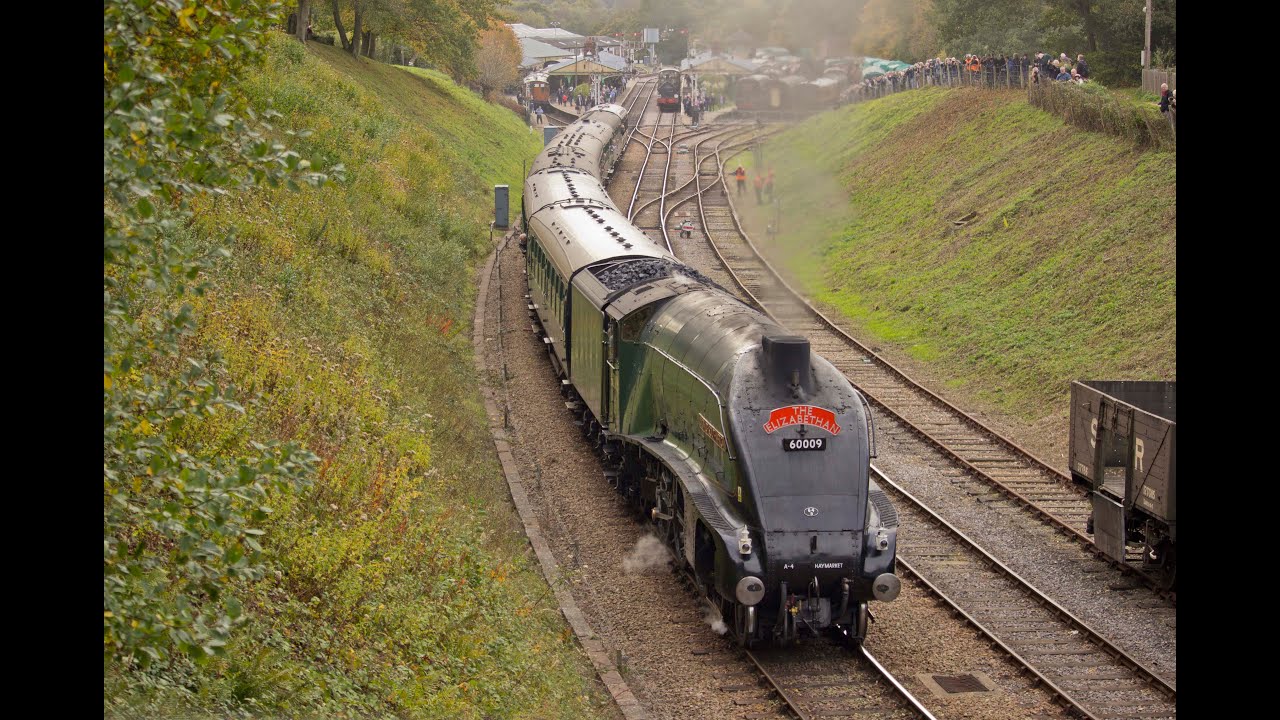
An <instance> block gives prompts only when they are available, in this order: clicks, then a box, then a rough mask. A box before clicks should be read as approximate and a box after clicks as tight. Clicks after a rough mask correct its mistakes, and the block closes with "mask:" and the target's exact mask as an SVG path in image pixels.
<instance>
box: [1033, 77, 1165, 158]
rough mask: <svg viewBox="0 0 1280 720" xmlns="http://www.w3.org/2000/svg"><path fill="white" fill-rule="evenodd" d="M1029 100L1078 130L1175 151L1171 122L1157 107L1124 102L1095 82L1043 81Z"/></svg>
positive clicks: (1146, 146) (1034, 88) (1148, 146)
mask: <svg viewBox="0 0 1280 720" xmlns="http://www.w3.org/2000/svg"><path fill="white" fill-rule="evenodd" d="M1027 99H1028V101H1029V102H1030V103H1031V104H1032V105H1034V106H1036V107H1038V108H1040V109H1041V110H1044V111H1046V112H1051V113H1053V114H1055V115H1060V116H1062V118H1063V119H1064V120H1066V121H1067V122H1068V123H1070V124H1072V125H1075V126H1076V127H1080V128H1084V129H1086V130H1093V131H1095V132H1103V133H1108V134H1111V135H1116V136H1118V137H1122V138H1125V139H1127V140H1130V141H1132V142H1133V143H1135V144H1136V145H1138V146H1139V147H1144V148H1155V149H1158V150H1173V149H1175V143H1174V138H1173V130H1172V128H1171V127H1170V126H1169V121H1168V119H1167V118H1165V117H1164V115H1163V114H1162V113H1161V112H1160V111H1159V110H1158V109H1157V108H1156V107H1154V106H1152V105H1147V104H1144V103H1138V102H1127V101H1124V100H1122V99H1121V98H1119V97H1117V96H1116V95H1115V94H1114V93H1112V92H1111V91H1110V90H1108V89H1107V88H1105V87H1103V86H1102V85H1100V84H1098V83H1096V82H1087V83H1085V84H1083V85H1077V84H1076V83H1059V82H1041V83H1040V84H1039V85H1032V86H1031V87H1030V88H1028V90H1027Z"/></svg>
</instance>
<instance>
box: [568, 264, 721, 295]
mask: <svg viewBox="0 0 1280 720" xmlns="http://www.w3.org/2000/svg"><path fill="white" fill-rule="evenodd" d="M593 272H594V273H595V276H596V278H597V279H598V280H599V281H600V282H601V284H603V285H604V286H605V287H607V288H609V289H610V290H622V289H624V288H629V287H631V286H633V285H637V284H639V283H643V282H649V281H651V280H657V279H659V278H664V277H670V276H672V275H675V274H677V273H679V274H680V275H684V276H685V277H688V278H690V279H692V280H695V281H697V282H699V283H702V284H703V285H707V286H709V287H714V288H718V289H720V290H723V289H724V288H722V287H720V285H719V284H717V283H716V282H715V281H714V280H712V279H711V278H709V277H707V276H706V275H703V274H702V273H700V272H698V271H697V270H694V269H693V268H691V267H689V266H688V265H685V264H683V263H678V262H674V261H672V260H668V259H666V258H642V259H639V260H628V261H624V262H620V263H616V264H614V265H609V266H608V267H604V268H601V269H600V270H598V271H593Z"/></svg>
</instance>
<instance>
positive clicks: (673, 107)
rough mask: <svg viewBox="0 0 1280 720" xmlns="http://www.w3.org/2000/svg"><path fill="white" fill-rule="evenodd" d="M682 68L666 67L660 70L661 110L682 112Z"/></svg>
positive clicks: (659, 98)
mask: <svg viewBox="0 0 1280 720" xmlns="http://www.w3.org/2000/svg"><path fill="white" fill-rule="evenodd" d="M680 82H681V79H680V68H676V67H670V66H667V67H664V68H662V69H661V70H659V71H658V110H659V112H664V113H672V112H680Z"/></svg>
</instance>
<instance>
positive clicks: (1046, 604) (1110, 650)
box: [871, 465, 1178, 718]
mask: <svg viewBox="0 0 1280 720" xmlns="http://www.w3.org/2000/svg"><path fill="white" fill-rule="evenodd" d="M871 472H872V474H873V475H874V476H875V480H876V482H877V484H879V485H880V486H881V487H882V488H888V489H890V490H891V491H892V492H893V493H894V494H896V495H897V496H898V497H899V498H900V499H901V500H904V501H905V502H906V504H908V505H909V506H910V507H911V508H912V509H914V510H915V511H917V512H919V513H921V514H922V515H924V516H925V518H926V522H928V523H931V524H932V525H933V526H934V527H936V528H938V529H941V530H942V531H943V532H944V533H945V534H946V535H947V536H949V537H950V538H951V539H952V540H954V541H955V542H956V543H957V544H958V545H959V546H961V548H963V549H964V550H965V551H966V552H968V553H969V554H970V555H973V556H976V558H977V561H978V563H979V564H980V565H981V566H983V567H985V568H986V569H987V570H988V571H989V572H992V573H994V574H996V575H998V576H1000V577H1002V578H1004V579H1005V580H1008V581H1010V583H1012V584H1013V585H1014V586H1015V589H1017V590H1018V591H1020V592H1021V593H1022V594H1023V595H1024V596H1026V597H1027V599H1029V600H1030V601H1031V602H1032V603H1033V604H1034V605H1035V606H1036V607H1038V608H1040V609H1042V610H1044V611H1046V612H1047V613H1048V614H1049V615H1050V616H1051V618H1052V619H1053V620H1055V621H1057V622H1058V623H1059V624H1060V625H1062V626H1064V629H1065V630H1066V631H1067V632H1069V633H1074V634H1076V635H1077V636H1078V637H1079V639H1080V640H1081V641H1083V642H1085V643H1088V644H1090V645H1093V646H1096V647H1097V648H1098V650H1099V652H1100V653H1101V654H1104V655H1106V656H1107V657H1109V658H1111V659H1112V660H1113V661H1114V662H1115V664H1116V665H1118V666H1120V667H1121V668H1123V669H1125V670H1128V671H1129V672H1131V673H1132V674H1133V675H1134V676H1136V678H1137V679H1139V680H1141V681H1143V682H1145V683H1146V684H1147V686H1149V687H1151V688H1153V689H1154V690H1156V691H1157V692H1159V693H1160V694H1161V695H1163V696H1164V697H1165V698H1167V699H1168V700H1170V701H1171V702H1176V701H1177V692H1178V691H1177V683H1176V682H1173V681H1169V680H1166V679H1165V678H1163V677H1161V676H1160V675H1158V674H1157V673H1156V672H1155V671H1153V670H1151V669H1150V668H1148V667H1147V666H1146V665H1144V664H1143V663H1141V662H1140V661H1138V660H1137V659H1136V658H1134V657H1132V656H1131V655H1129V654H1128V653H1126V652H1125V651H1123V650H1121V649H1120V648H1119V646H1117V645H1116V644H1115V643H1114V642H1113V641H1111V640H1110V639H1109V638H1107V637H1106V636H1104V635H1103V634H1102V633H1100V632H1098V631H1097V630H1094V629H1093V628H1092V627H1090V626H1089V625H1088V624H1087V623H1085V622H1084V621H1083V620H1081V619H1080V618H1078V617H1076V616H1075V615H1073V614H1072V613H1071V611H1069V610H1067V609H1066V608H1064V607H1062V606H1061V605H1059V604H1058V603H1057V602H1055V601H1054V600H1053V599H1052V598H1050V597H1049V596H1048V595H1046V594H1045V593H1043V592H1041V591H1040V590H1038V589H1036V587H1035V586H1034V585H1032V584H1031V583H1030V582H1028V581H1027V580H1026V579H1024V578H1023V577H1022V576H1021V575H1019V574H1018V573H1017V572H1015V571H1014V570H1013V569H1012V568H1010V567H1009V566H1007V565H1005V564H1004V563H1002V562H1001V561H1000V560H999V559H997V558H996V557H995V556H994V555H992V554H991V553H990V552H988V551H987V550H985V549H984V548H983V547H982V546H981V545H979V544H978V543H977V542H975V541H974V540H973V539H972V538H970V537H969V536H968V535H966V534H965V533H964V532H963V531H961V530H960V529H959V528H957V527H955V526H954V525H952V524H951V523H949V522H947V521H946V520H945V519H943V518H942V516H940V515H938V513H936V512H934V510H933V509H932V508H930V507H929V506H927V505H925V504H924V503H923V502H922V501H921V500H920V499H919V498H916V497H915V496H914V495H912V494H911V493H910V492H908V491H907V490H906V489H905V488H903V487H902V486H901V485H898V484H897V483H896V482H894V481H893V480H892V479H890V478H889V477H888V476H887V475H885V474H884V472H883V471H881V470H880V469H879V468H877V467H876V466H875V465H872V466H871ZM910 557H911V552H910V548H909V543H908V548H905V549H904V548H899V552H898V556H897V562H898V564H899V565H901V566H902V567H904V568H906V570H907V571H908V572H909V573H911V574H912V575H914V576H915V577H916V579H918V580H919V581H920V582H921V583H922V584H923V585H925V587H926V588H928V589H929V591H930V592H932V593H933V594H934V595H936V596H937V597H938V598H939V599H941V600H942V601H943V602H945V603H946V604H948V605H950V606H951V607H952V609H953V611H955V612H956V613H958V614H959V615H961V616H962V617H963V618H964V619H965V621H966V622H968V623H969V624H970V625H972V626H973V627H974V628H975V629H977V630H978V631H979V632H981V633H982V634H983V635H986V636H987V638H989V639H990V640H991V641H993V642H995V643H996V644H997V645H999V646H1000V648H1001V649H1002V650H1003V651H1004V652H1005V653H1007V654H1008V655H1009V656H1011V657H1012V658H1013V659H1014V660H1016V661H1017V662H1018V663H1019V664H1021V665H1022V666H1023V667H1025V668H1027V669H1028V670H1030V671H1031V672H1032V673H1033V674H1034V675H1035V676H1036V677H1037V678H1038V679H1039V680H1040V681H1041V682H1043V683H1044V684H1045V685H1046V686H1048V687H1049V688H1050V689H1051V690H1052V691H1053V692H1054V693H1056V694H1057V695H1059V696H1060V697H1061V698H1063V699H1064V700H1065V701H1066V702H1067V703H1068V704H1070V705H1071V706H1072V707H1074V708H1076V709H1077V710H1079V711H1080V712H1081V713H1083V714H1084V715H1085V716H1086V717H1089V718H1094V717H1096V716H1095V714H1094V712H1093V711H1091V710H1089V709H1088V708H1087V707H1086V703H1085V702H1083V701H1080V700H1077V699H1076V698H1075V697H1074V696H1073V695H1072V694H1071V693H1070V692H1068V691H1066V690H1064V689H1063V688H1061V687H1060V686H1059V685H1058V684H1057V683H1055V682H1054V681H1053V680H1052V679H1051V678H1050V677H1048V675H1047V674H1046V673H1044V672H1041V671H1040V669H1039V668H1038V667H1037V666H1036V665H1034V664H1032V662H1031V661H1030V660H1028V659H1027V658H1026V657H1024V656H1023V655H1022V654H1021V653H1020V652H1018V651H1017V650H1015V649H1014V648H1012V647H1010V645H1009V644H1007V643H1006V642H1005V641H1004V639H1002V638H1001V637H1000V636H998V635H997V633H996V631H993V630H992V629H990V628H988V627H986V626H985V625H984V624H983V623H982V622H981V621H980V620H979V619H978V618H976V617H974V615H973V614H972V613H970V612H969V611H968V610H965V609H964V608H963V607H962V606H961V604H960V603H959V602H957V601H956V600H955V599H953V598H951V597H950V596H949V595H947V594H946V592H944V591H943V590H942V589H941V588H940V587H939V586H938V585H937V584H936V583H934V582H933V581H931V580H930V579H929V578H928V577H927V576H926V575H925V574H924V573H922V572H921V571H919V570H918V569H916V568H915V567H914V566H913V565H912V564H911V562H910ZM1045 632H1051V630H1050V629H1046V630H1045Z"/></svg>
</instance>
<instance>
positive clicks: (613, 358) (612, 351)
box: [600, 316, 622, 432]
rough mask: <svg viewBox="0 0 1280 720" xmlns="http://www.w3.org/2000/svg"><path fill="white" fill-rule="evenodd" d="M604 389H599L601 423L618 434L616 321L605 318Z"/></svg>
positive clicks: (620, 423)
mask: <svg viewBox="0 0 1280 720" xmlns="http://www.w3.org/2000/svg"><path fill="white" fill-rule="evenodd" d="M605 323H606V325H607V327H606V329H605V338H604V342H605V352H604V358H605V359H604V365H605V367H604V387H602V388H600V390H601V392H600V398H601V400H600V402H601V404H603V405H604V407H603V408H602V410H603V415H604V417H603V418H601V421H602V422H603V423H604V425H605V427H607V428H609V430H611V431H612V432H618V429H619V428H620V427H621V425H622V418H619V417H614V415H615V414H616V413H617V408H618V321H617V320H614V319H613V318H611V317H608V316H606V317H605Z"/></svg>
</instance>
